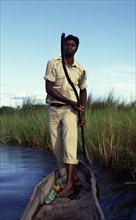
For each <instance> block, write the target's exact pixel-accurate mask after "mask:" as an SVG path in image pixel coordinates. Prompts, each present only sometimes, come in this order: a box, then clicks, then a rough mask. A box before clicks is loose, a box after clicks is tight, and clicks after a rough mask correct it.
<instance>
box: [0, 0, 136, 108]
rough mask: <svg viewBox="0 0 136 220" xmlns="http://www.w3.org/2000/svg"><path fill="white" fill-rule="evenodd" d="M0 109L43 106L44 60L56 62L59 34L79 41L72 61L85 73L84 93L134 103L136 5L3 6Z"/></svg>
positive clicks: (130, 1)
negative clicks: (32, 104)
mask: <svg viewBox="0 0 136 220" xmlns="http://www.w3.org/2000/svg"><path fill="white" fill-rule="evenodd" d="M0 3H1V19H0V23H1V41H0V42H1V45H0V46H1V82H0V85H1V94H0V96H1V98H0V107H2V106H10V107H17V106H19V105H22V103H23V100H25V99H28V98H29V99H32V100H35V101H36V102H37V103H42V104H43V103H45V97H46V92H45V82H44V74H45V69H46V64H47V62H48V60H50V59H52V58H53V57H56V56H60V54H61V53H60V40H61V34H62V33H65V34H66V35H68V34H73V35H75V36H77V37H79V40H80V45H79V49H78V51H77V53H76V55H75V59H76V60H77V61H78V62H79V63H80V64H81V65H82V66H83V67H84V68H85V69H86V72H87V85H88V87H87V92H88V95H89V94H92V96H93V97H94V99H95V98H99V97H100V98H106V97H107V96H108V95H109V93H110V92H113V95H114V97H115V98H119V100H120V101H125V102H131V101H134V100H135V99H136V72H135V66H136V63H135V58H136V54H135V50H136V45H135V37H136V36H135V25H136V24H135V18H136V9H135V7H136V5H135V1H134V0H124V1H123V0H121V1H118V0H109V1H108V0H107V1H103V0H95V1H91V0H90V1H89V0H88V1H87V0H84V1H77V0H73V1H72V0H71V1H70V0H69V1H65V0H63V1H59V0H56V1H52V0H50V1H46V0H45V1H44V0H31V1H29V0H28V1H27V0H24V1H23V0H16V1H12V0H1V2H0Z"/></svg>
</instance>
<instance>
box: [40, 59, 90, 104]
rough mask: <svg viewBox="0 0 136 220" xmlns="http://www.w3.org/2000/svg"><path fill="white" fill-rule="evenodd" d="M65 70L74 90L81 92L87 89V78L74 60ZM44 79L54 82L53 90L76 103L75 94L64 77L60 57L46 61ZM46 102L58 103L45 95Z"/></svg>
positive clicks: (83, 70)
mask: <svg viewBox="0 0 136 220" xmlns="http://www.w3.org/2000/svg"><path fill="white" fill-rule="evenodd" d="M66 68H67V71H68V74H69V77H70V78H71V80H72V82H73V83H74V85H75V87H76V89H77V90H78V88H79V89H81V90H82V89H85V88H86V87H87V84H86V78H87V77H86V71H85V69H84V68H83V67H82V66H81V65H80V64H79V63H78V62H76V61H75V60H74V63H73V65H72V66H71V67H70V68H68V67H66ZM44 79H45V80H49V81H52V82H54V89H56V90H57V91H58V92H59V93H61V94H62V95H63V96H65V97H67V98H69V99H71V100H73V101H77V99H76V96H75V93H74V91H73V89H72V87H71V86H70V85H69V83H68V81H67V78H66V76H65V73H64V70H63V66H62V59H61V57H56V58H53V59H52V60H49V61H48V63H47V67H46V72H45V77H44ZM46 102H47V103H53V102H58V101H57V100H55V99H54V98H53V97H51V96H50V95H49V94H47V97H46Z"/></svg>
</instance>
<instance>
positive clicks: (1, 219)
mask: <svg viewBox="0 0 136 220" xmlns="http://www.w3.org/2000/svg"><path fill="white" fill-rule="evenodd" d="M79 158H80V159H83V158H82V155H79ZM0 159H1V163H0V165H1V166H0V178H1V179H0V220H20V218H21V216H22V214H23V212H24V210H25V208H26V205H27V203H28V201H29V198H30V196H31V194H32V192H33V190H34V187H35V186H36V184H37V183H38V182H39V181H41V180H42V179H43V178H44V177H45V176H47V175H48V174H49V173H50V172H52V171H53V170H54V169H55V168H56V167H57V165H56V160H55V158H54V156H53V155H52V154H50V153H45V152H42V151H40V150H36V149H32V148H26V147H16V146H4V145H0ZM91 169H92V170H93V172H94V173H95V175H96V179H97V183H98V188H99V197H100V199H99V201H100V205H101V207H102V209H103V212H104V215H105V219H106V220H136V186H135V185H129V184H125V180H119V179H118V178H117V176H116V175H113V171H111V170H108V169H103V168H102V167H101V166H99V165H96V164H95V165H91ZM71 220H72V219H71ZM73 220H74V219H73Z"/></svg>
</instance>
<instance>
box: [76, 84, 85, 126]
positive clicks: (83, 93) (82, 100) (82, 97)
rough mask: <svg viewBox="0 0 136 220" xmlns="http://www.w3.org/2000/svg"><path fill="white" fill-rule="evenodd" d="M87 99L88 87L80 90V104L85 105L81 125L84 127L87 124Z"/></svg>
mask: <svg viewBox="0 0 136 220" xmlns="http://www.w3.org/2000/svg"><path fill="white" fill-rule="evenodd" d="M86 101H87V90H86V88H85V89H83V90H80V104H81V106H83V111H82V112H81V113H80V121H79V123H78V124H79V126H81V127H83V126H84V124H85V109H86Z"/></svg>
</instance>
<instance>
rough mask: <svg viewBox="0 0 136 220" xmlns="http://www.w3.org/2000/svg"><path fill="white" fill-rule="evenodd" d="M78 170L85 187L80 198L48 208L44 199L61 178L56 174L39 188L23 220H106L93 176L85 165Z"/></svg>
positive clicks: (61, 199) (53, 173) (60, 200)
mask: <svg viewBox="0 0 136 220" xmlns="http://www.w3.org/2000/svg"><path fill="white" fill-rule="evenodd" d="M76 169H77V172H78V175H79V177H80V179H81V180H82V183H83V184H82V187H81V189H80V190H79V192H78V193H77V194H76V195H74V196H73V197H72V198H56V199H55V200H54V201H53V202H52V203H51V204H49V205H46V204H45V202H44V199H45V197H46V196H47V195H48V194H49V192H50V190H51V189H52V186H53V184H54V182H55V180H56V178H58V170H55V171H53V172H52V173H51V174H50V175H49V176H47V177H45V178H44V179H43V180H42V181H41V182H40V183H39V184H38V185H37V186H36V187H35V189H34V192H33V193H32V196H31V198H30V201H29V203H28V205H27V207H26V210H25V212H24V214H23V216H22V218H21V220H105V217H104V214H103V211H102V209H101V207H100V204H99V201H98V198H97V188H96V179H95V176H94V174H93V172H92V171H91V169H90V168H89V167H88V166H87V165H86V164H85V163H83V162H82V161H79V163H78V165H77V166H76Z"/></svg>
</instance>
